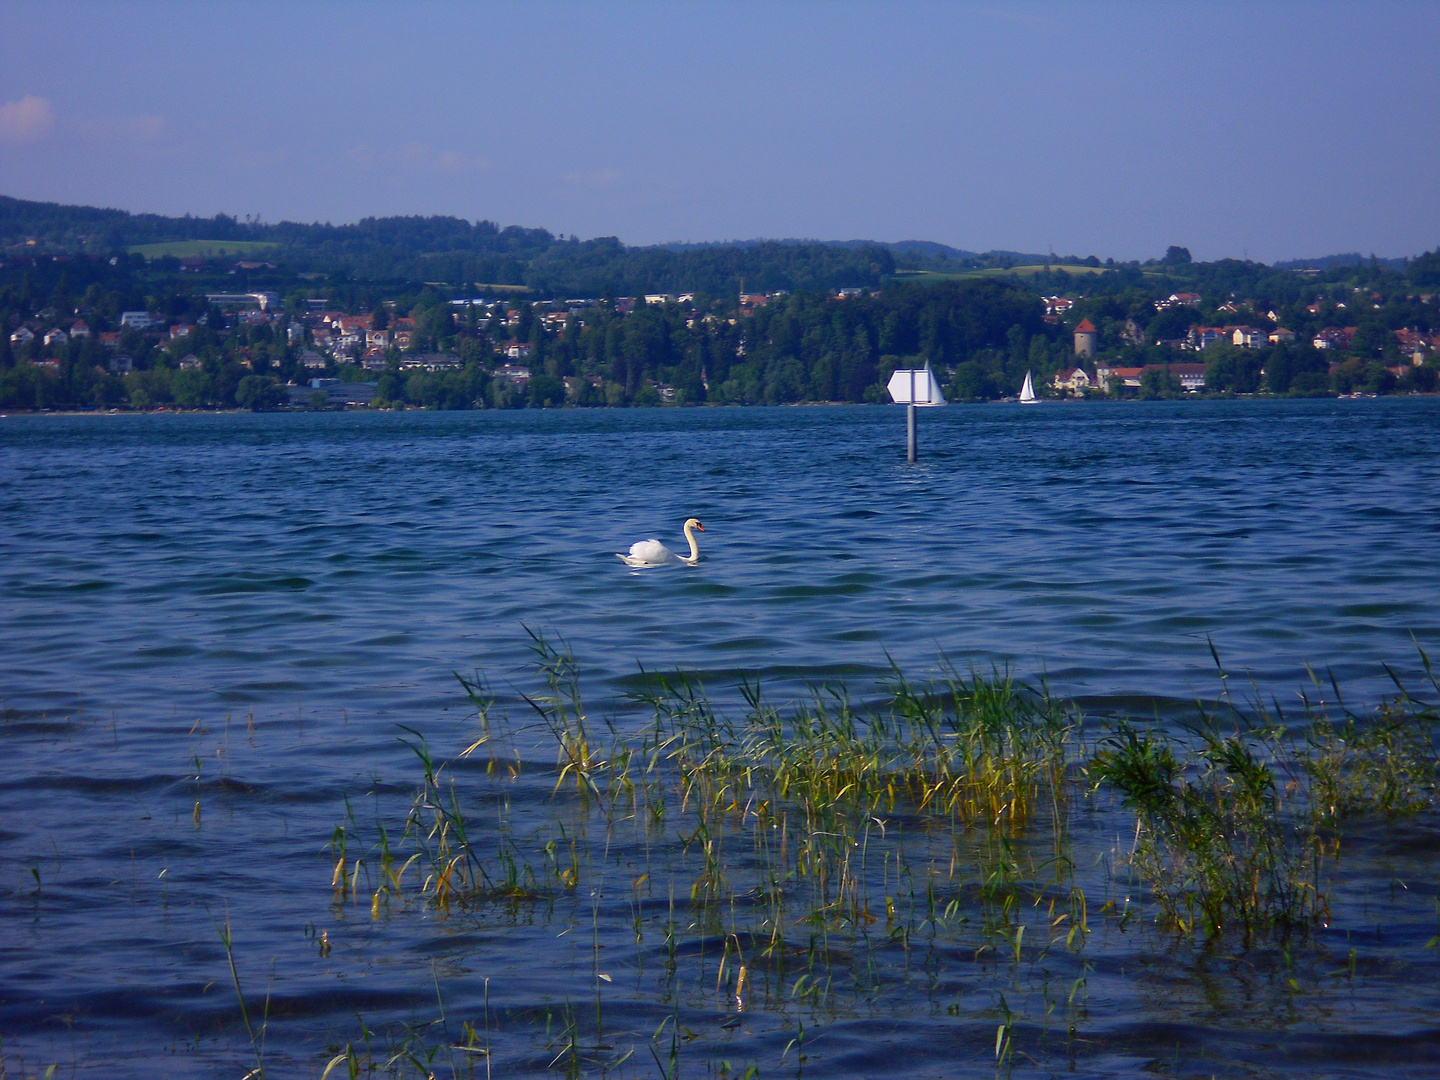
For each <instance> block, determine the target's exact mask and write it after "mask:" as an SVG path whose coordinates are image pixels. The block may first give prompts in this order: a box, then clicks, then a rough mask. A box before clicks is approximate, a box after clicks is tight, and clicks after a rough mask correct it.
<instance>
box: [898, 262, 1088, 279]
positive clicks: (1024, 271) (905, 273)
mask: <svg viewBox="0 0 1440 1080" xmlns="http://www.w3.org/2000/svg"><path fill="white" fill-rule="evenodd" d="M1046 269H1047V268H1046V267H1045V266H1044V265H1043V264H1036V265H1033V266H1008V267H1002V266H992V267H988V268H986V269H984V270H959V271H956V272H955V273H951V274H947V273H943V272H941V271H938V270H897V271H896V272H895V276H896V277H897V278H899V279H901V280H902V281H930V282H940V281H959V280H961V279H962V278H993V277H1008V276H1009V275H1010V274H1015V275H1017V276H1019V277H1033V276H1034V275H1036V274H1043V273H1044V272H1045V270H1046ZM1048 269H1050V270H1055V271H1058V272H1060V273H1062V274H1103V273H1104V272H1105V271H1106V270H1107V269H1108V268H1107V267H1104V266H1062V265H1061V264H1059V263H1051V264H1050V266H1049V267H1048Z"/></svg>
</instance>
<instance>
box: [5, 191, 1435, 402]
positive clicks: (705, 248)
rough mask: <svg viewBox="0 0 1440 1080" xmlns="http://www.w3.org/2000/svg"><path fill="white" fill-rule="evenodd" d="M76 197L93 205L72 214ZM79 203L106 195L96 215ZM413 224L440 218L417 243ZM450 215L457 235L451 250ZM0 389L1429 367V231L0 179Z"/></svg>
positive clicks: (342, 397) (866, 392)
mask: <svg viewBox="0 0 1440 1080" xmlns="http://www.w3.org/2000/svg"><path fill="white" fill-rule="evenodd" d="M87 215H91V216H87ZM93 215H101V217H100V218H95V217H94V216H93ZM426 245H433V246H432V247H430V248H428V249H427V248H426ZM445 245H450V249H449V250H446V248H445ZM0 255H3V262H0V323H3V331H4V332H3V335H0V407H3V408H6V409H10V410H25V409H33V410H47V409H48V410H57V409H59V410H86V409H117V408H123V409H153V408H162V407H164V408H192V409H222V408H250V409H257V410H261V409H273V408H313V409H319V408H335V407H346V406H359V405H364V406H366V407H426V408H441V409H473V408H521V407H567V406H569V407H602V406H604V407H620V406H644V405H674V406H683V405H699V404H792V403H803V402H856V403H859V402H879V401H884V400H887V398H886V397H885V391H884V383H885V380H886V379H887V378H888V376H889V374H890V372H891V371H893V370H894V369H895V368H897V367H908V366H918V365H920V364H924V363H929V364H930V365H931V366H932V367H933V368H934V369H935V370H936V371H937V372H938V373H939V375H940V377H941V380H942V383H943V385H944V386H945V387H946V391H947V395H948V396H949V397H950V398H951V400H958V401H986V400H999V399H1003V398H1007V397H1013V396H1014V395H1015V394H1016V392H1017V391H1018V389H1019V387H1020V384H1021V383H1022V381H1023V380H1024V377H1025V374H1026V372H1031V373H1032V374H1033V378H1034V382H1035V385H1036V387H1037V389H1038V390H1039V392H1040V393H1041V394H1042V395H1043V396H1052V397H1062V396H1070V397H1139V398H1155V397H1162V398H1163V397H1182V396H1183V397H1191V396H1213V395H1233V394H1274V395H1289V396H1334V395H1348V394H1390V393H1429V392H1433V391H1434V390H1435V389H1436V383H1437V373H1440V359H1437V357H1440V318H1437V316H1440V299H1437V294H1440V251H1436V252H1432V253H1427V254H1425V255H1422V256H1419V257H1418V258H1415V259H1411V260H1408V261H1403V262H1401V261H1396V260H1380V259H1376V258H1370V259H1363V258H1360V257H1358V256H1352V257H1336V258H1330V259H1325V260H1318V261H1317V263H1316V264H1314V265H1276V266H1267V265H1265V264H1262V263H1257V262H1251V261H1244V260H1234V259H1223V260H1218V261H1215V262H1208V263H1206V262H1196V261H1194V260H1192V259H1191V258H1190V254H1189V252H1188V251H1186V250H1185V249H1184V248H1180V247H1172V248H1171V249H1169V251H1167V252H1166V254H1165V255H1164V256H1163V257H1160V258H1156V259H1151V260H1146V261H1144V262H1138V261H1136V262H1125V263H1119V262H1115V261H1114V260H1107V261H1106V262H1103V263H1102V262H1101V261H1100V260H1099V259H1098V258H1096V257H1094V256H1090V257H1087V258H1084V259H1081V258H1076V257H1070V258H1067V259H1059V258H1054V257H1047V258H1046V259H1045V261H1043V262H1037V261H1034V260H1036V259H1038V258H1040V257H1037V256H1024V255H1020V254H1017V253H996V252H992V253H988V254H985V255H977V254H974V253H967V252H959V251H956V250H954V249H950V248H945V247H943V246H942V245H935V244H930V245H926V244H909V245H906V244H890V245H881V244H865V243H855V244H828V243H818V242H808V241H767V242H762V243H740V244H728V245H692V246H685V245H670V246H663V247H655V248H627V247H626V246H625V245H623V244H620V243H619V242H618V241H616V240H614V239H613V238H602V239H601V240H593V241H584V242H581V241H578V240H576V239H574V238H573V237H572V238H564V237H555V236H552V235H551V234H549V233H548V232H545V231H544V230H524V229H516V228H515V227H510V228H506V229H500V228H498V227H496V226H494V225H492V224H491V223H488V222H478V223H473V224H472V223H469V222H464V221H460V220H459V219H448V218H400V219H367V221H365V222H361V223H359V224H358V225H356V226H340V227H335V226H292V225H289V224H282V225H262V224H261V223H259V222H253V223H245V224H241V223H237V222H235V221H234V220H233V219H229V218H223V217H222V218H216V219H202V218H158V217H155V216H153V215H127V214H123V212H120V211H92V210H90V209H89V208H75V207H56V206H53V205H51V204H38V203H21V202H20V201H19V200H12V199H0Z"/></svg>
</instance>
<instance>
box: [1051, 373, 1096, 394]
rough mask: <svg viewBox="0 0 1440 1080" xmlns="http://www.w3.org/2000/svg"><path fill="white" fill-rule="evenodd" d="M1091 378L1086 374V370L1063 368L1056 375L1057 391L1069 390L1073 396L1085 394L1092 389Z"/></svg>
mask: <svg viewBox="0 0 1440 1080" xmlns="http://www.w3.org/2000/svg"><path fill="white" fill-rule="evenodd" d="M1091 385H1092V384H1091V382H1090V376H1089V375H1086V374H1085V369H1084V368H1080V367H1076V368H1061V369H1060V370H1059V371H1057V372H1056V373H1055V389H1056V390H1068V391H1069V392H1070V393H1072V394H1083V393H1084V392H1085V391H1086V390H1088V389H1090V387H1091Z"/></svg>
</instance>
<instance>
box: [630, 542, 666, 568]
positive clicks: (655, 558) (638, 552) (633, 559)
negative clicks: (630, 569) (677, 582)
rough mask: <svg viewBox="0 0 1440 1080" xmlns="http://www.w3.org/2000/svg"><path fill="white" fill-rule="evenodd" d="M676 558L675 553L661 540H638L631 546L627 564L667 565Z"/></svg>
mask: <svg viewBox="0 0 1440 1080" xmlns="http://www.w3.org/2000/svg"><path fill="white" fill-rule="evenodd" d="M674 558H675V555H674V553H673V552H672V551H671V550H670V549H669V548H667V547H666V546H665V545H664V544H662V543H661V542H660V541H659V540H637V541H635V543H633V544H631V545H630V555H629V557H628V558H626V560H625V561H626V562H627V563H629V564H630V565H631V566H637V565H644V566H649V565H652V564H659V563H667V562H670V561H672V560H673V559H674Z"/></svg>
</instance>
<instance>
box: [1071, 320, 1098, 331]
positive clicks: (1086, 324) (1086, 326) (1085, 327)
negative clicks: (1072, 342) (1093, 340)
mask: <svg viewBox="0 0 1440 1080" xmlns="http://www.w3.org/2000/svg"><path fill="white" fill-rule="evenodd" d="M1075 333H1077V334H1093V333H1095V324H1094V323H1092V322H1091V321H1090V320H1089V319H1081V320H1080V325H1079V326H1077V327H1075Z"/></svg>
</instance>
